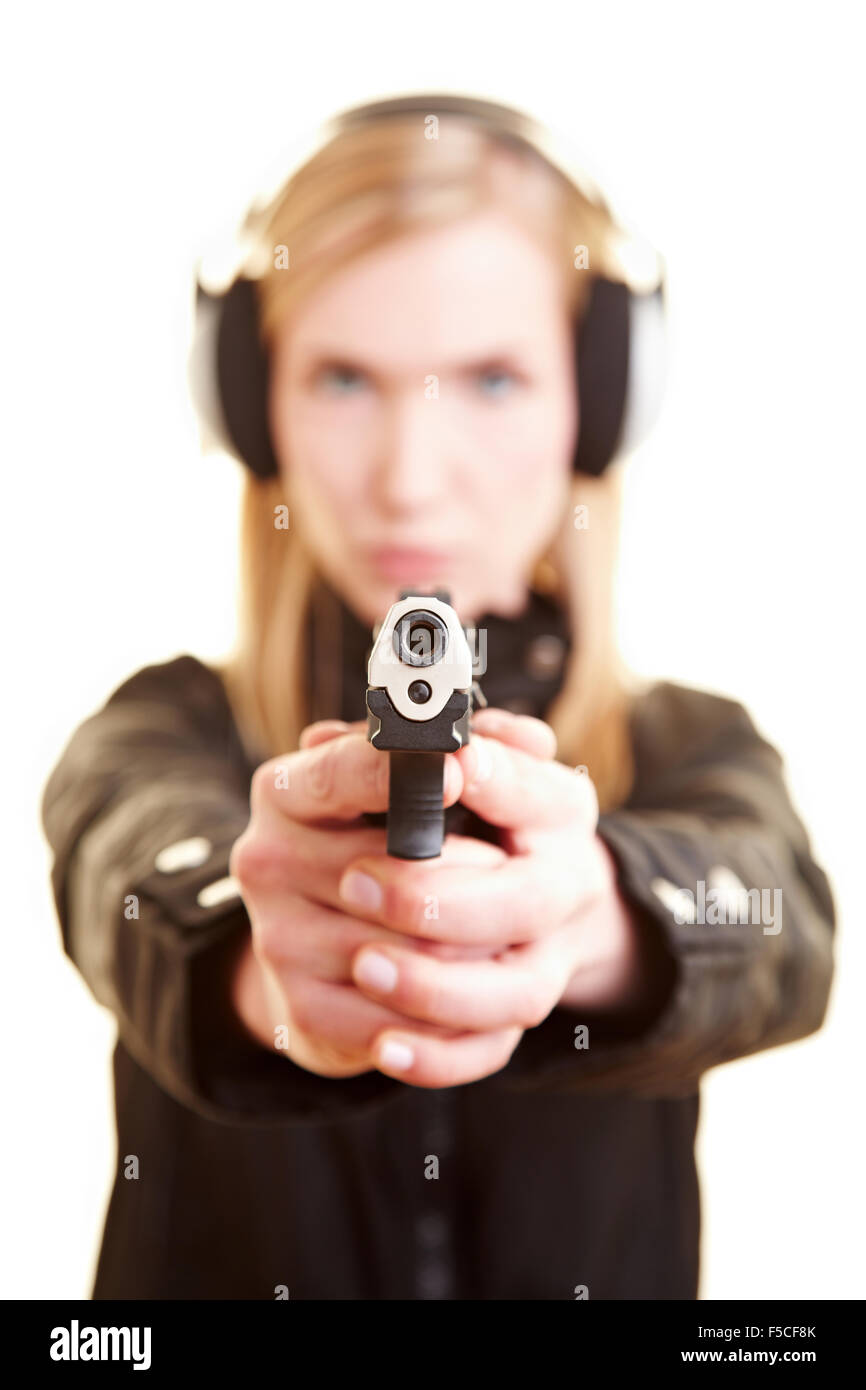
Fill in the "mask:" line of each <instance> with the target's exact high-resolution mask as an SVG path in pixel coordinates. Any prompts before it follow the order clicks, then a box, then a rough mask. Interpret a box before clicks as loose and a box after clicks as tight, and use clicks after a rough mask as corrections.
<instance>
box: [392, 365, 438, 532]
mask: <svg viewBox="0 0 866 1390" xmlns="http://www.w3.org/2000/svg"><path fill="white" fill-rule="evenodd" d="M444 443H445V441H444V437H443V429H442V420H441V418H440V414H439V401H438V399H436V398H431V399H428V396H427V394H426V391H425V387H424V385H423V384H422V385H415V386H410V387H408V388H407V389H406V390H404V391H401V392H395V393H394V395H393V396H392V397H391V399H390V400H389V402H388V407H387V411H386V416H385V424H384V428H383V432H382V443H381V453H380V459H379V467H378V470H377V473H376V489H377V493H378V499H379V501H380V503H381V504H382V505H383V506H384V507H386V508H387V509H389V510H391V511H395V512H412V511H417V510H418V509H419V508H421V507H423V506H426V505H428V504H429V503H430V502H432V501H433V500H434V498H436V497H437V496H438V495H439V493H440V491H441V489H442V486H443V480H444V477H445V471H446V470H445V458H444V453H443V449H444Z"/></svg>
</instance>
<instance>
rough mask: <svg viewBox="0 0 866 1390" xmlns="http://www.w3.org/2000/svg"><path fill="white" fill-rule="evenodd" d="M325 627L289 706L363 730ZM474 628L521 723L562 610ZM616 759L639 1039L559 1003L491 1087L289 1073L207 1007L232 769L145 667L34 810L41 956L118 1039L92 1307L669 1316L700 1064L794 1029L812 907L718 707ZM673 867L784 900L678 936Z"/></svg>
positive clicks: (655, 725)
mask: <svg viewBox="0 0 866 1390" xmlns="http://www.w3.org/2000/svg"><path fill="white" fill-rule="evenodd" d="M337 609H338V618H339V622H338V623H337V624H335V623H334V622H329V623H328V624H327V627H328V633H329V640H330V641H331V643H332V646H331V648H330V652H331V655H330V657H329V656H328V655H327V653H325V655H324V656H323V655H322V652H321V651H319V652H318V654H316V653H315V652H313V651H312V648H311V665H310V669H311V672H312V671H315V672H316V673H317V677H316V682H315V686H316V688H315V690H313V691H312V698H313V701H314V708H313V713H314V716H315V717H324V716H326V715H335V714H341V715H342V717H344V718H347V719H357V718H362V717H363V716H364V713H365V711H364V691H365V688H366V671H365V658H366V653H367V650H368V648H369V644H370V633H369V631H368V630H367V629H365V628H364V627H363V626H362V625H361V624H360V623H359V622H358V621H357V620H356V619H355V618H354V616H353V615H352V614H351V612H349V610H347V609H346V608H345V607H344V606H343V605H342V604H337ZM484 621H485V623H486V625H487V626H488V629H489V636H488V670H487V673H486V675H485V677H484V679H483V681H482V684H483V687H484V690H485V694H486V695H487V697H488V700H489V702H490V703H491V704H493V705H504V706H510V707H512V708H520V709H523V710H527V711H530V712H532V713H535V714H538V715H543V714H544V712H545V710H546V709H547V708H548V707H549V704H550V702H551V700H552V698H553V696H554V694H555V693H556V690H557V689H558V687H559V682H560V678H561V668H562V662H563V661H564V659H565V657H566V655H567V651H568V646H569V637H568V635H567V632H566V629H565V624H564V619H563V615H562V613H561V612H560V611H559V610H558V609H556V608H555V607H554V606H553V605H552V603H551V602H550V600H548V599H546V598H543V597H542V596H540V595H536V594H534V595H533V596H532V599H531V602H530V604H529V606H528V609H527V611H526V613H525V614H524V615H523V616H522V617H521V618H518V619H514V620H506V619H503V618H488V619H485V620H484ZM314 626H315V624H314V623H313V622H311V624H310V632H311V633H312V631H313V628H314ZM335 634H336V636H335ZM310 640H311V643H312V640H313V639H312V636H311V638H310ZM335 641H336V648H335V647H334V645H333V643H334V642H335ZM335 652H336V653H337V655H338V656H339V660H337V659H336V657H335ZM329 680H330V686H329V684H328V681H329ZM329 692H330V693H329ZM633 741H634V749H635V756H636V769H637V771H636V780H635V785H634V788H633V791H632V793H631V795H630V797H629V800H628V802H627V804H626V805H625V806H623V807H622V808H620V809H617V810H615V811H613V812H610V813H608V814H605V815H603V816H602V818H601V821H600V825H599V833H600V834H601V835H602V837H603V838H604V839H605V841H606V843H607V844H608V846H609V847H610V849H611V851H612V853H613V855H614V857H615V859H616V862H617V865H618V868H619V873H620V884H621V888H622V891H623V892H624V893H625V894H626V895H627V896H628V897H629V898H630V900H631V901H632V902H633V904H634V905H635V906H636V907H637V908H639V909H640V911H641V912H642V913H643V914H644V917H645V919H646V921H647V922H649V923H651V924H652V926H651V930H652V931H653V932H655V933H656V934H657V936H658V941H659V944H660V948H661V949H663V950H664V951H665V952H666V953H667V954H668V955H669V957H670V959H671V960H672V962H673V963H674V969H673V971H672V978H673V986H672V988H671V989H670V992H669V994H668V996H667V997H666V1000H665V1003H664V1006H663V1007H662V1008H661V1010H660V1011H659V1012H658V1013H657V1015H656V1016H655V1017H653V1018H652V1019H651V1020H650V1022H649V1023H646V1024H645V1025H644V1026H642V1027H641V1028H640V1030H639V1031H638V1032H637V1034H635V1032H634V1028H633V1027H632V1028H629V1027H628V1026H626V1024H625V1023H624V1021H623V1020H618V1019H617V1018H615V1017H613V1016H599V1017H595V1018H590V1017H589V1016H588V1015H585V1014H584V1015H581V1016H580V1017H578V1016H577V1015H576V1014H575V1013H574V1012H572V1011H570V1010H566V1009H563V1008H559V1007H557V1008H555V1009H554V1010H553V1011H552V1013H551V1014H549V1015H548V1017H547V1018H546V1019H545V1020H544V1022H543V1023H541V1024H540V1025H538V1026H537V1027H536V1028H533V1029H530V1030H528V1031H527V1032H526V1033H524V1035H523V1038H522V1039H521V1041H520V1043H519V1044H518V1047H517V1049H516V1051H515V1052H514V1054H513V1056H512V1058H511V1060H510V1061H509V1063H508V1065H507V1066H506V1067H505V1068H503V1069H502V1070H501V1071H500V1072H499V1073H497V1074H496V1075H494V1076H491V1077H489V1078H485V1079H484V1080H482V1081H479V1082H476V1083H474V1084H471V1085H466V1086H458V1087H453V1088H450V1089H445V1090H440V1091H434V1090H426V1089H421V1088H416V1087H412V1086H408V1085H406V1084H405V1083H403V1082H400V1081H398V1080H395V1079H393V1078H391V1077H387V1076H384V1075H383V1074H381V1073H378V1072H369V1073H367V1074H365V1075H363V1076H358V1077H352V1078H349V1079H345V1080H332V1079H328V1078H325V1077H320V1076H316V1075H314V1074H312V1073H310V1072H307V1071H305V1070H303V1068H301V1067H299V1066H297V1065H295V1064H294V1063H293V1062H291V1061H289V1060H287V1059H286V1057H285V1056H284V1055H278V1054H277V1053H272V1052H269V1051H267V1050H265V1049H264V1048H261V1047H259V1046H258V1045H256V1044H255V1043H253V1042H252V1041H251V1040H249V1039H248V1037H247V1035H246V1034H245V1033H244V1031H243V1030H242V1029H241V1027H240V1025H239V1024H238V1023H237V1021H236V1020H235V1018H234V1016H233V1014H232V1012H231V1010H230V1008H229V1006H228V1003H227V979H228V972H229V970H230V968H231V964H232V961H233V959H234V956H235V953H236V951H237V949H238V947H239V945H240V944H241V943H242V941H243V939H244V937H245V935H246V934H247V933H248V931H249V921H248V918H247V915H246V911H245V909H244V906H243V903H242V902H241V900H240V899H239V897H238V895H237V892H236V890H235V888H234V885H233V883H232V881H231V880H230V879H228V881H226V880H227V876H228V859H229V853H230V850H231V847H232V844H233V842H234V840H235V839H236V838H237V836H238V835H239V834H240V833H241V831H242V830H243V829H244V827H245V826H246V824H247V821H248V818H249V784H250V778H251V775H252V771H253V768H252V766H251V765H250V763H249V762H248V760H247V758H246V756H245V754H244V752H243V750H242V747H241V743H240V741H239V738H238V734H237V731H236V728H235V724H234V721H233V719H232V715H231V712H230V708H229V705H228V703H227V700H226V696H225V692H224V688H223V685H222V682H221V680H220V679H219V677H218V676H217V674H216V673H215V672H214V671H212V670H211V669H209V668H208V667H207V666H205V665H203V664H202V663H201V662H199V661H198V660H196V659H195V658H194V657H192V656H181V657H178V658H177V659H175V660H173V661H168V662H166V663H165V664H163V665H156V666H150V667H148V668H146V669H144V670H141V671H139V672H138V673H137V674H136V675H134V676H132V677H131V678H130V679H129V680H127V681H126V682H125V683H124V684H123V685H121V686H120V688H119V689H118V690H116V691H115V692H114V694H113V695H112V696H111V697H110V698H109V700H108V701H107V703H106V704H105V705H104V707H103V708H102V709H101V710H99V711H98V712H97V713H96V714H94V715H93V716H92V717H91V718H89V719H88V720H86V721H85V722H84V723H83V724H82V725H81V726H80V727H79V728H78V729H77V730H76V732H75V733H74V735H73V737H72V738H71V740H70V742H69V744H68V746H67V748H66V749H65V751H64V753H63V755H62V757H61V758H60V760H59V762H58V763H57V766H56V767H55V768H54V770H53V772H52V774H51V777H50V779H49V782H48V784H47V787H46V789H45V792H44V796H43V806H42V816H43V825H44V829H45V833H46V835H47V837H48V840H49V842H50V845H51V848H52V850H53V854H54V867H53V874H52V883H53V890H54V895H55V900H56V904H57V912H58V916H59V921H60V924H61V928H62V933H63V942H64V946H65V949H66V951H67V953H68V954H69V956H70V957H71V959H72V960H73V961H74V962H75V964H76V965H77V967H78V969H79V970H80V972H81V974H82V975H83V977H84V979H85V980H86V981H87V983H88V985H89V986H90V988H91V990H92V991H93V994H94V995H95V997H96V999H97V1000H99V1002H100V1003H102V1004H104V1005H105V1006H106V1007H108V1008H109V1009H111V1010H112V1012H113V1013H114V1015H115V1016H116V1019H117V1023H118V1042H117V1046H116V1050H115V1054H114V1076H115V1089H116V1116H117V1133H118V1175H117V1178H116V1181H115V1184H114V1190H113V1193H112V1196H111V1202H110V1206H109V1210H108V1214H107V1219H106V1224H105V1231H104V1236H103V1243H102V1248H101V1253H100V1258H99V1264H98V1270H97V1276H96V1281H95V1286H94V1290H93V1296H94V1297H95V1298H168V1299H184V1298H204V1299H209V1298H249V1299H256V1298H262V1299H273V1298H274V1297H275V1296H276V1294H275V1290H277V1289H279V1288H280V1287H281V1286H282V1287H285V1288H287V1289H288V1294H289V1297H290V1298H301V1299H309V1298H321V1299H358V1298H369V1299H573V1298H575V1297H576V1296H577V1295H576V1292H575V1291H576V1290H577V1289H579V1288H581V1286H583V1287H585V1289H586V1290H587V1292H588V1296H589V1297H590V1298H593V1299H596V1298H600V1299H626V1298H637V1299H692V1298H695V1297H696V1295H697V1283H698V1254H699V1225H700V1216H699V1195H698V1183H697V1176H696V1170H695V1161H694V1138H695V1129H696V1125H697V1120H698V1107H699V1081H700V1077H701V1074H702V1073H703V1072H704V1071H706V1070H707V1069H708V1068H709V1067H712V1066H715V1065H718V1064H719V1063H721V1062H725V1061H727V1060H729V1059H731V1058H735V1057H742V1056H744V1055H746V1054H748V1053H752V1052H757V1051H760V1050H761V1049H763V1048H768V1047H774V1046H777V1045H779V1044H780V1043H785V1042H790V1041H792V1040H793V1039H796V1038H802V1037H804V1036H805V1035H807V1034H809V1033H812V1032H814V1031H815V1030H816V1029H817V1028H818V1027H819V1026H820V1025H821V1022H822V1020H823V1017H824V1013H825V1009H826V1005H827V999H828V994H829V990H830V983H831V977H832V969H833V935H834V927H835V913H834V905H833V901H832V897H831V894H830V891H829V888H828V883H827V879H826V877H825V875H824V873H823V872H822V870H821V869H820V868H819V867H818V866H817V865H816V864H815V862H814V860H813V858H812V855H811V852H810V847H809V841H808V838H807V835H806V832H805V831H804V828H803V826H802V824H801V822H800V820H799V819H798V817H797V815H796V813H795V811H794V810H793V809H792V806H791V802H790V800H789V796H788V793H787V791H786V788H785V784H784V778H783V766H782V762H781V759H780V757H779V755H778V753H777V752H776V751H775V750H774V749H773V748H772V747H771V746H770V745H769V744H768V743H767V742H766V741H764V740H763V739H762V738H761V737H760V736H759V734H758V733H757V732H756V729H755V727H754V725H753V723H752V721H751V720H750V718H749V716H748V714H747V713H746V712H745V710H744V709H743V708H742V706H741V705H739V704H737V703H736V702H734V701H732V700H728V699H724V698H721V697H719V696H716V695H712V694H709V693H705V692H701V691H698V690H693V689H688V688H685V687H682V686H677V685H674V684H670V683H666V682H664V683H660V684H658V685H655V686H653V687H652V688H651V689H650V690H649V691H648V692H647V693H646V694H644V695H642V696H641V697H639V698H638V700H637V703H636V706H635V709H634V716H633ZM190 840H192V841H193V845H192V847H190V846H189V845H188V844H186V845H185V844H184V842H188V841H190ZM178 844H180V848H179V849H178V848H172V847H176V846H178ZM166 851H167V852H166ZM720 874H721V879H720V878H719V875H720ZM714 875H715V879H714ZM732 875H735V876H736V878H735V879H733V880H732V877H731V876H732ZM701 880H702V881H704V882H705V883H709V884H712V883H713V882H714V881H715V882H723V883H726V884H727V887H728V889H730V885H731V882H732V881H733V882H734V883H735V884H736V881H737V880H739V882H740V884H741V885H744V886H745V887H746V888H747V889H754V888H758V889H763V888H768V889H781V892H782V903H783V917H782V925H781V930H771V931H766V930H765V929H764V928H763V927H762V926H761V925H760V924H757V923H753V922H749V923H744V922H743V921H741V920H733V921H730V920H729V921H728V922H727V923H723V924H719V925H711V924H709V922H707V923H705V924H700V923H696V924H691V923H689V922H681V921H678V920H677V917H678V916H679V917H682V915H683V914H682V912H679V913H677V912H676V911H675V909H676V908H677V905H678V902H681V900H678V899H677V897H676V892H677V890H678V889H683V888H685V889H690V890H691V892H692V893H696V892H697V884H698V882H699V881H701ZM734 915H735V914H734ZM584 1022H585V1023H588V1024H589V1029H590V1033H589V1042H590V1045H589V1047H588V1048H586V1049H578V1048H576V1047H575V1027H576V1025H577V1024H578V1023H584ZM128 1155H136V1156H137V1157H138V1173H139V1176H138V1177H137V1178H130V1177H127V1176H125V1171H128V1170H129V1169H130V1165H129V1164H128V1163H126V1162H125V1160H126V1158H127V1156H128ZM432 1155H436V1156H437V1157H438V1160H439V1164H438V1169H439V1175H438V1178H433V1177H430V1176H428V1175H429V1174H430V1173H431V1171H432V1170H433V1168H434V1165H431V1164H430V1162H429V1157H430V1156H432Z"/></svg>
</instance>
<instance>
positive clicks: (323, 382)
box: [317, 363, 367, 396]
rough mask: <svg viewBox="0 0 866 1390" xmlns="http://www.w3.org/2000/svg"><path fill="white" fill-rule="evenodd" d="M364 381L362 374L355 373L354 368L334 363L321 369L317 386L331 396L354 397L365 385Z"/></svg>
mask: <svg viewBox="0 0 866 1390" xmlns="http://www.w3.org/2000/svg"><path fill="white" fill-rule="evenodd" d="M366 380H367V378H366V377H365V376H364V374H363V372H358V371H356V370H355V368H354V367H344V366H341V365H340V364H339V363H334V364H333V365H332V366H329V367H323V368H322V370H321V371H320V372H319V374H318V377H317V384H318V385H320V386H321V387H322V388H323V389H324V390H326V391H327V392H329V394H331V395H336V396H356V395H357V394H358V392H359V391H360V390H361V389H362V388H363V387H364V386H365V385H366Z"/></svg>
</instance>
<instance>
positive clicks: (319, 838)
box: [229, 720, 521, 1086]
mask: <svg viewBox="0 0 866 1390" xmlns="http://www.w3.org/2000/svg"><path fill="white" fill-rule="evenodd" d="M364 727H365V726H364V725H363V723H360V722H359V723H358V724H356V725H347V724H344V723H342V722H340V721H333V720H331V721H327V722H322V723H319V724H316V725H312V726H310V727H309V728H308V729H306V730H305V731H304V734H303V735H302V737H301V747H300V748H299V749H298V751H297V752H296V753H292V754H288V755H286V756H284V757H281V758H274V759H271V760H269V761H268V762H265V763H263V764H262V765H261V767H259V768H258V769H257V770H256V772H255V775H254V777H253V782H252V788H251V797H250V801H251V816H250V823H249V825H248V826H247V828H246V830H245V831H244V833H243V834H242V835H241V836H240V838H239V839H238V840H237V841H236V842H235V845H234V846H233V849H232V854H231V859H230V864H229V872H230V873H231V874H232V875H233V877H234V878H235V879H236V880H237V882H238V884H239V887H240V890H241V896H242V898H243V900H244V903H245V905H246V907H247V910H248V913H249V917H250V922H251V925H252V935H251V940H250V941H249V942H248V944H247V946H246V947H245V949H244V952H243V954H242V956H241V957H240V959H239V961H238V964H237V967H236V970H235V973H234V976H233V990H232V999H233V1003H234V1007H235V1009H236V1011H237V1013H238V1015H239V1016H240V1018H241V1019H242V1021H243V1022H244V1024H245V1026H246V1027H247V1029H248V1031H249V1032H250V1033H251V1034H252V1036H254V1037H255V1038H256V1039H257V1040H258V1041H259V1042H261V1043H262V1045H263V1046H265V1047H274V1046H276V1044H277V1041H278V1040H279V1042H280V1045H281V1047H282V1048H284V1052H285V1055H287V1056H288V1057H290V1058H291V1059H292V1060H293V1061H295V1062H297V1063H298V1065H300V1066H302V1067H304V1068H306V1069H307V1070H308V1071H312V1072H316V1073H318V1074H319V1075H322V1076H334V1077H336V1076H356V1075H359V1074H360V1073H362V1072H366V1071H370V1070H372V1069H373V1068H374V1067H380V1068H381V1069H382V1070H387V1069H388V1068H389V1065H392V1064H391V1063H389V1061H388V1058H389V1052H388V1048H387V1042H388V1037H387V1031H388V1030H389V1029H390V1030H395V1031H402V1030H403V1028H404V1027H405V1026H406V1025H407V1024H410V1022H411V1021H410V1020H409V1019H408V1018H407V1017H406V1016H405V1015H404V1014H402V1013H401V1012H400V1011H399V1010H395V1009H394V1008H393V1006H392V1005H390V1004H389V1003H388V1002H387V1001H386V1000H374V999H372V998H368V997H365V996H364V994H362V993H361V992H360V991H359V990H358V989H357V987H356V985H355V983H354V981H353V978H352V961H353V959H354V958H355V957H356V956H357V955H358V953H359V951H360V949H361V948H362V947H363V946H364V945H365V944H367V943H369V942H371V941H376V942H377V943H380V944H381V945H384V946H388V947H393V948H394V949H397V948H400V949H401V950H402V952H403V955H404V957H406V956H408V957H409V958H413V957H415V958H420V957H422V956H426V957H427V958H429V959H432V958H434V957H436V956H438V957H439V958H440V959H443V958H449V957H451V958H453V957H455V956H458V957H462V958H464V959H465V958H466V957H467V956H469V957H472V956H474V957H478V956H479V955H481V956H489V955H490V953H491V948H490V947H489V946H487V945H484V944H483V943H481V944H478V945H472V944H470V945H468V946H464V945H462V944H460V943H459V942H455V943H454V944H448V943H441V944H439V943H437V942H434V941H431V940H426V939H423V933H421V932H418V933H416V936H417V938H418V939H416V940H415V941H413V942H408V941H407V940H406V937H405V936H403V935H401V934H399V933H398V932H397V931H389V930H388V929H387V928H384V927H383V926H382V925H381V924H379V923H377V922H367V921H365V920H364V918H363V913H361V914H358V913H357V911H356V912H354V913H350V912H348V911H347V909H346V906H345V904H344V903H342V902H341V900H340V897H339V893H338V885H339V883H340V880H341V879H342V878H343V877H344V875H345V871H346V869H347V867H348V865H349V864H350V863H352V862H355V861H362V862H366V861H367V860H368V859H372V860H374V861H375V862H381V861H382V860H385V861H386V862H387V856H386V855H385V830H384V829H383V828H380V827H373V826H366V825H360V824H359V817H360V815H361V813H362V812H363V811H384V810H385V809H386V808H387V805H388V758H387V757H385V756H383V754H382V753H381V752H380V751H379V750H377V749H375V748H373V747H372V745H371V744H370V743H369V742H368V741H367V739H366V736H365V734H364V733H363V732H362V731H363V729H364ZM462 791H463V773H462V770H461V767H460V764H459V763H458V761H457V759H456V757H455V756H454V755H452V754H448V755H447V756H446V758H445V798H444V804H445V805H446V806H449V805H451V804H452V803H453V802H455V801H457V800H458V799H459V797H460V795H461V793H462ZM502 857H503V851H501V850H500V849H498V848H497V847H496V846H493V845H489V844H486V843H484V842H482V841H480V840H474V839H471V838H469V837H464V836H455V835H450V836H447V837H446V840H445V843H444V845H443V852H442V858H441V860H440V861H438V862H440V863H441V864H442V865H443V866H447V867H448V869H449V870H451V871H454V872H459V871H462V872H467V873H474V874H482V873H484V871H485V870H486V869H489V868H490V867H491V866H492V865H493V864H495V863H497V864H498V863H499V862H500V860H501V858H502ZM422 907H423V904H422ZM431 925H435V924H431ZM430 935H432V933H431V934H430ZM411 1026H412V1028H413V1030H414V1033H415V1035H416V1049H417V1050H418V1059H417V1060H416V1064H415V1068H414V1072H413V1080H416V1084H426V1085H436V1086H447V1085H457V1084H460V1083H461V1082H464V1081H474V1080H476V1079H478V1078H479V1077H481V1076H486V1075H489V1074H490V1073H491V1072H494V1071H498V1070H499V1069H500V1068H501V1067H503V1066H504V1065H505V1064H506V1062H507V1061H508V1058H509V1057H510V1056H511V1053H512V1052H513V1050H514V1048H515V1047H516V1046H517V1043H518V1041H519V1040H520V1036H521V1029H520V1028H519V1027H517V1026H515V1025H508V1026H504V1027H502V1028H494V1029H486V1030H483V1031H478V1030H472V1031H467V1030H466V1029H463V1028H460V1029H456V1030H455V1029H453V1028H450V1027H449V1026H448V1025H444V1026H441V1025H438V1024H436V1023H434V1022H429V1023H426V1024H425V1023H424V1022H423V1021H420V1022H411ZM278 1030H279V1031H278ZM383 1034H385V1035H386V1036H385V1037H384V1039H383ZM422 1049H423V1051H422ZM390 1056H391V1057H392V1059H393V1058H394V1057H397V1058H398V1059H399V1056H400V1053H399V1051H397V1052H396V1053H395V1052H394V1051H393V1049H392V1051H391V1053H390ZM394 1069H395V1070H397V1069H398V1068H396V1066H394Z"/></svg>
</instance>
